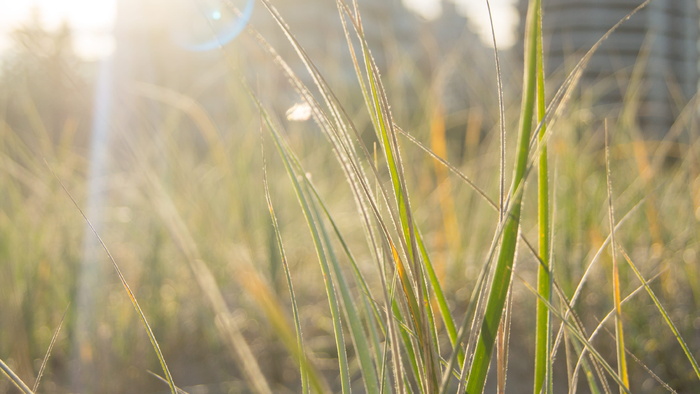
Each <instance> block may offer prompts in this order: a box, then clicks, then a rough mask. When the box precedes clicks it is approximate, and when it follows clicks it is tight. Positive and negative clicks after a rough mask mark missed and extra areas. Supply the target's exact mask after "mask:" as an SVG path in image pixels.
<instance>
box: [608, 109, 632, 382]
mask: <svg viewBox="0 0 700 394" xmlns="http://www.w3.org/2000/svg"><path fill="white" fill-rule="evenodd" d="M611 175H612V174H611V170H610V146H609V141H608V127H607V122H606V124H605V177H606V180H607V182H606V184H607V193H608V199H607V200H608V219H609V222H610V249H611V252H610V255H611V256H612V271H613V272H612V285H613V304H614V305H615V338H616V341H615V345H616V350H617V371H618V373H619V374H620V380H621V381H622V383H623V384H624V387H620V392H621V393H622V392H623V388H624V389H629V387H630V383H629V375H628V372H627V355H626V354H625V335H624V329H623V323H622V301H621V298H620V273H619V269H618V266H617V257H616V256H617V243H616V242H615V211H614V208H613V198H612V196H613V192H612V179H611V178H612V176H611Z"/></svg>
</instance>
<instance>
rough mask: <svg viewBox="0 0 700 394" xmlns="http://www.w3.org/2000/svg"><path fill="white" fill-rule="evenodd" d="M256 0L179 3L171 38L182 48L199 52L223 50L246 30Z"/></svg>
mask: <svg viewBox="0 0 700 394" xmlns="http://www.w3.org/2000/svg"><path fill="white" fill-rule="evenodd" d="M253 4H255V1H254V0H179V1H177V2H175V3H174V4H173V8H174V11H175V18H174V19H173V20H172V21H171V27H170V34H171V38H172V40H173V42H174V43H175V44H177V45H178V46H180V47H182V48H184V49H186V50H189V51H195V52H203V51H211V50H213V49H217V48H220V47H222V46H224V45H226V44H228V43H229V42H231V41H232V40H233V39H234V38H236V37H237V36H238V35H239V34H241V32H242V31H243V29H245V27H246V25H248V22H250V18H251V16H252V15H253Z"/></svg>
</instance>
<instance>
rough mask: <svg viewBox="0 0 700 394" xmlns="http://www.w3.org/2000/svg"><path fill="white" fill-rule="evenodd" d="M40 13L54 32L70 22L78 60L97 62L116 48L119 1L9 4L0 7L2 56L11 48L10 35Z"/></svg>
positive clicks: (43, 0) (15, 1)
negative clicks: (117, 4)
mask: <svg viewBox="0 0 700 394" xmlns="http://www.w3.org/2000/svg"><path fill="white" fill-rule="evenodd" d="M33 9H36V10H38V11H39V15H40V16H41V21H42V23H43V24H44V26H46V28H47V29H50V30H53V29H56V28H57V27H59V26H60V25H61V24H62V23H63V22H67V23H68V24H69V25H70V26H71V28H72V29H73V31H74V32H75V42H74V45H75V50H76V52H77V53H78V55H79V56H81V57H84V58H87V59H94V58H100V57H103V56H104V55H106V54H109V53H110V52H111V51H112V50H113V48H114V42H113V38H112V34H111V29H112V26H113V24H114V16H115V14H116V0H92V1H91V0H60V1H57V0H8V1H3V2H2V5H0V26H1V27H0V52H2V51H3V50H5V49H7V47H8V46H9V45H10V42H9V39H8V37H7V35H8V33H10V32H11V31H13V30H14V29H16V28H18V27H20V26H21V25H22V24H24V23H26V21H27V20H28V19H30V16H31V13H32V10H33Z"/></svg>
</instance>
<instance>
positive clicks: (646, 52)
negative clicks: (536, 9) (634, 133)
mask: <svg viewBox="0 0 700 394" xmlns="http://www.w3.org/2000/svg"><path fill="white" fill-rule="evenodd" d="M641 3H642V0H546V1H543V4H544V21H543V34H544V37H545V50H546V51H547V52H546V53H547V56H548V71H549V72H550V73H555V74H556V73H557V72H562V74H563V72H568V71H570V70H571V69H572V68H573V67H574V65H575V63H576V62H577V61H578V59H580V58H581V56H582V55H583V54H584V53H585V52H586V51H587V50H588V49H589V48H590V47H591V46H592V45H593V44H594V43H595V42H596V41H597V40H598V39H599V38H600V37H601V36H603V34H605V32H606V31H607V30H608V29H610V28H611V27H612V26H613V25H615V23H617V22H618V21H619V20H620V19H622V18H623V17H624V16H625V15H627V14H628V13H629V12H631V11H632V10H634V9H635V7H637V6H638V5H640V4H641ZM523 5H524V4H523ZM524 8H525V7H524V6H523V7H521V10H523V9H524ZM521 14H522V15H524V12H521ZM698 26H699V20H698V3H697V0H654V1H652V2H651V3H650V4H649V5H648V6H647V7H645V8H643V9H642V10H640V11H639V12H638V13H637V14H636V15H634V16H633V17H632V18H631V19H629V20H628V21H626V22H625V23H624V24H622V25H621V26H620V28H619V29H618V30H617V31H616V32H615V33H614V34H613V35H612V36H610V38H608V40H607V41H605V42H604V43H603V44H602V45H601V47H600V49H599V50H598V51H597V53H596V54H595V55H594V56H593V58H592V59H591V62H590V64H589V65H588V67H587V68H586V70H585V73H584V75H583V80H582V83H581V85H582V87H593V88H595V92H596V94H597V95H598V103H599V104H601V107H604V108H607V109H610V108H615V107H617V108H615V109H616V110H619V107H620V104H621V103H622V101H623V97H624V96H625V95H626V94H627V95H632V96H634V97H636V98H638V99H639V108H638V119H637V120H638V122H639V124H640V125H641V126H642V128H643V129H644V131H645V133H646V134H647V136H648V137H651V138H660V137H662V136H664V135H665V133H666V132H667V131H668V129H669V127H670V125H671V124H672V122H673V120H674V119H675V117H676V115H677V112H678V110H679V109H678V105H677V103H674V100H675V101H677V99H678V98H679V95H678V94H676V93H678V92H679V93H682V94H681V95H680V96H682V99H684V100H687V99H689V98H690V97H692V96H694V95H695V94H696V92H697V87H698V40H699V38H700V36H699V34H698ZM560 75H561V74H560ZM633 75H634V76H633ZM631 82H639V85H636V84H632V85H630V83H631ZM629 89H639V90H635V91H634V92H632V91H630V90H629ZM602 115H604V116H608V115H609V114H602Z"/></svg>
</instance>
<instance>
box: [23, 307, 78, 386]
mask: <svg viewBox="0 0 700 394" xmlns="http://www.w3.org/2000/svg"><path fill="white" fill-rule="evenodd" d="M69 307H70V305H68V306H66V310H65V311H63V316H61V321H59V322H58V327H56V330H54V332H53V335H52V336H51V342H49V348H48V349H46V355H45V356H44V359H43V360H41V367H39V373H38V374H37V376H36V381H35V382H34V387H32V391H34V392H36V391H37V390H38V389H39V383H40V382H41V377H42V376H44V370H45V369H46V363H48V361H49V357H51V350H52V349H53V346H54V345H55V344H56V339H57V338H58V333H59V332H61V327H63V321H64V320H65V319H66V314H67V313H68V308H69Z"/></svg>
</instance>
